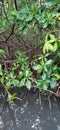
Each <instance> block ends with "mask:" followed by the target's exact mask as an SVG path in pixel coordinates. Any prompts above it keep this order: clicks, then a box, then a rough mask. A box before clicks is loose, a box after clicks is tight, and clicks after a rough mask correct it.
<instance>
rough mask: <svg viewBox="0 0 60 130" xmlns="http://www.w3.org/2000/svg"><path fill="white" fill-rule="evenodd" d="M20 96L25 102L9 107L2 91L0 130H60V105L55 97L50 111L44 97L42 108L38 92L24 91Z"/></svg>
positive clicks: (0, 92) (16, 102)
mask: <svg viewBox="0 0 60 130" xmlns="http://www.w3.org/2000/svg"><path fill="white" fill-rule="evenodd" d="M19 96H20V97H22V98H23V97H25V98H24V100H23V101H21V102H20V101H15V102H13V103H12V104H11V105H8V104H7V103H6V102H5V96H4V93H3V92H2V91H0V130H60V103H59V101H57V99H56V98H55V97H54V98H53V99H52V108H51V110H50V108H49V105H48V101H47V98H46V97H44V96H42V104H41V106H40V103H39V97H38V93H36V92H35V93H34V92H33V91H31V92H28V91H25V90H24V91H22V92H19Z"/></svg>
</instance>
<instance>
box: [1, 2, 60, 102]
mask: <svg viewBox="0 0 60 130" xmlns="http://www.w3.org/2000/svg"><path fill="white" fill-rule="evenodd" d="M0 8H1V16H0V17H1V18H0V84H1V86H2V87H3V88H4V89H5V91H6V93H7V94H8V98H7V101H9V103H11V102H12V101H13V100H14V99H18V100H21V99H20V98H18V95H17V94H16V93H13V94H11V93H10V89H11V88H21V87H26V88H27V89H28V90H31V89H32V88H33V89H34V88H36V89H38V90H39V92H42V91H44V92H46V93H47V92H48V93H49V94H50V95H52V94H54V95H55V96H57V97H60V83H59V82H60V2H59V1H58V2H57V1H56V0H54V1H52V0H50V1H49V2H47V1H46V0H42V2H41V1H38V0H33V2H32V1H29V0H25V1H23V0H22V1H18V0H14V2H13V1H7V0H5V1H3V0H1V1H0ZM7 32H8V33H7ZM2 43H3V44H2ZM19 48H20V49H19ZM37 48H39V49H38V51H37ZM27 55H28V56H27ZM57 84H58V86H57Z"/></svg>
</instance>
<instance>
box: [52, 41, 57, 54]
mask: <svg viewBox="0 0 60 130" xmlns="http://www.w3.org/2000/svg"><path fill="white" fill-rule="evenodd" d="M57 48H58V47H57V42H55V44H54V47H53V49H54V52H55V51H56V50H57Z"/></svg>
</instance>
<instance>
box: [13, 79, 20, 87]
mask: <svg viewBox="0 0 60 130" xmlns="http://www.w3.org/2000/svg"><path fill="white" fill-rule="evenodd" d="M11 84H12V85H14V86H15V87H19V80H17V79H13V80H12V81H11Z"/></svg>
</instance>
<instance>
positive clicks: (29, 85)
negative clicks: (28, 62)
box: [26, 80, 31, 90]
mask: <svg viewBox="0 0 60 130" xmlns="http://www.w3.org/2000/svg"><path fill="white" fill-rule="evenodd" d="M26 88H27V89H28V90H30V89H31V81H30V80H27V81H26Z"/></svg>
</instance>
